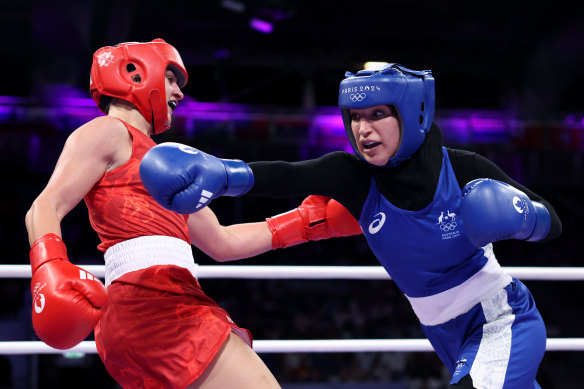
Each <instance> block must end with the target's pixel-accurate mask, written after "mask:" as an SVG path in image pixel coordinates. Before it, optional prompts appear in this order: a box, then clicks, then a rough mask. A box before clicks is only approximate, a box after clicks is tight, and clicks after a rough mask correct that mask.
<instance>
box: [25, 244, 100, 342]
mask: <svg viewBox="0 0 584 389" xmlns="http://www.w3.org/2000/svg"><path fill="white" fill-rule="evenodd" d="M30 264H31V268H32V282H31V291H32V325H33V327H34V330H35V332H36V333H37V335H38V337H39V338H40V339H41V340H42V341H43V342H45V343H46V344H48V345H49V346H51V347H54V348H57V349H61V350H64V349H68V348H71V347H73V346H75V345H77V344H78V343H79V342H81V341H82V340H84V339H85V338H86V337H87V336H88V335H89V334H90V333H91V331H93V327H95V325H96V324H97V322H98V321H99V318H100V317H101V314H102V311H101V308H102V307H103V306H105V304H106V302H107V292H106V289H105V287H104V286H103V284H102V283H101V281H100V280H99V279H98V278H96V277H95V276H93V275H92V274H90V273H88V272H86V271H85V270H83V269H81V268H80V267H77V266H75V265H73V264H72V263H70V262H69V259H68V258H67V248H66V247H65V243H63V241H62V240H61V238H59V237H58V236H57V235H55V234H46V235H43V236H41V237H40V238H39V239H37V240H36V241H35V242H34V244H33V245H32V248H31V250H30Z"/></svg>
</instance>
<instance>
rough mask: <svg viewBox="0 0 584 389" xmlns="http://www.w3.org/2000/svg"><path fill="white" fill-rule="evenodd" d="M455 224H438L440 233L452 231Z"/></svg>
mask: <svg viewBox="0 0 584 389" xmlns="http://www.w3.org/2000/svg"><path fill="white" fill-rule="evenodd" d="M456 226H457V224H456V222H452V223H441V224H440V229H441V230H442V231H452V230H454V229H455V228H456Z"/></svg>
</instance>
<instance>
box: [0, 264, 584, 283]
mask: <svg viewBox="0 0 584 389" xmlns="http://www.w3.org/2000/svg"><path fill="white" fill-rule="evenodd" d="M79 266H80V267H82V268H83V269H85V270H87V271H88V272H90V273H91V274H93V275H95V276H96V277H99V278H101V279H103V278H104V277H105V266H103V265H79ZM197 269H198V272H199V273H198V274H199V278H240V279H350V280H389V279H391V278H390V277H389V275H388V274H387V272H386V271H385V269H384V268H383V267H381V266H276V265H274V266H254V265H249V266H248V265H245V266H234V265H203V266H199V265H197ZM503 269H505V271H507V273H509V274H510V275H512V276H514V277H517V278H519V279H521V280H540V281H552V280H558V281H584V267H503ZM30 277H31V271H30V265H0V278H30Z"/></svg>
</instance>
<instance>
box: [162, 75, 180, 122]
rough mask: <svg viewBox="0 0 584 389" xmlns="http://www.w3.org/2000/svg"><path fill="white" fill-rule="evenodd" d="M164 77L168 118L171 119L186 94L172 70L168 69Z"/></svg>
mask: <svg viewBox="0 0 584 389" xmlns="http://www.w3.org/2000/svg"><path fill="white" fill-rule="evenodd" d="M164 79H165V82H166V105H167V110H168V119H169V120H170V118H171V117H172V111H174V110H175V109H176V107H177V105H178V102H179V101H180V100H182V99H183V98H184V95H183V93H182V91H181V90H180V88H179V86H178V83H177V78H176V75H175V74H174V72H173V71H172V70H170V69H166V74H165V77H164Z"/></svg>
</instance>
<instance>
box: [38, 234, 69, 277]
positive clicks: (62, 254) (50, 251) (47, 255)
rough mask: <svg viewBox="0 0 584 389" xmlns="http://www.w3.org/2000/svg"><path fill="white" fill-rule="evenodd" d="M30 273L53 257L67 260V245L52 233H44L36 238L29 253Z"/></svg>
mask: <svg viewBox="0 0 584 389" xmlns="http://www.w3.org/2000/svg"><path fill="white" fill-rule="evenodd" d="M29 257H30V266H31V269H32V273H33V274H34V272H35V271H36V270H37V269H38V268H39V267H40V266H41V265H42V264H43V263H45V262H48V261H52V260H53V259H63V260H65V261H68V260H69V259H68V258H67V246H65V243H64V242H63V240H61V238H60V237H59V236H58V235H56V234H53V233H49V234H45V235H43V236H41V237H40V238H38V239H37V240H36V241H35V242H34V243H33V245H32V248H31V249H30V253H29Z"/></svg>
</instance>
